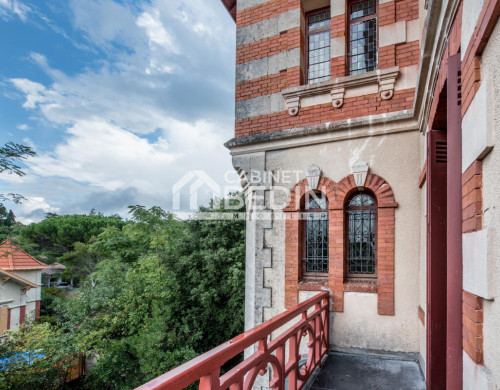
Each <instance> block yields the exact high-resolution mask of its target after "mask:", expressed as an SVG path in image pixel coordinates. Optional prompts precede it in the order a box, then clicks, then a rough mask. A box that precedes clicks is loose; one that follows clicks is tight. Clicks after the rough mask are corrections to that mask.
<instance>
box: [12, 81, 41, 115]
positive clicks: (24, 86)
mask: <svg viewBox="0 0 500 390" xmlns="http://www.w3.org/2000/svg"><path fill="white" fill-rule="evenodd" d="M10 82H11V83H12V84H14V86H15V87H16V88H17V89H18V90H19V91H21V92H23V93H24V94H25V97H26V101H25V102H24V103H23V107H24V108H36V106H37V105H38V104H39V103H44V102H46V101H47V96H46V89H45V86H43V85H42V84H40V83H36V82H34V81H31V80H28V79H10Z"/></svg>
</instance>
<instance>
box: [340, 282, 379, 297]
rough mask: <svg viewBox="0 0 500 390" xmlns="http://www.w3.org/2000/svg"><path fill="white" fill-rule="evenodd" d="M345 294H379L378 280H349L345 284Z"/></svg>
mask: <svg viewBox="0 0 500 390" xmlns="http://www.w3.org/2000/svg"><path fill="white" fill-rule="evenodd" d="M344 292H364V293H374V294H376V293H377V281H376V280H373V279H372V280H362V279H358V280H347V281H345V282H344Z"/></svg>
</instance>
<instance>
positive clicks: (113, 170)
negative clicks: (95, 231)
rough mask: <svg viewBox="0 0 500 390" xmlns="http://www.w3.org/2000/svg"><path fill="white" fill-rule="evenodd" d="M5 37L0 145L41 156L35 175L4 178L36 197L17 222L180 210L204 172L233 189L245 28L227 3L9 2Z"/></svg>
mask: <svg viewBox="0 0 500 390" xmlns="http://www.w3.org/2000/svg"><path fill="white" fill-rule="evenodd" d="M0 37H1V38H0V52H1V53H2V60H1V61H0V144H2V145H3V144H4V143H6V142H8V141H14V142H19V143H24V144H27V145H30V146H32V147H33V148H34V149H35V150H36V152H37V157H36V158H34V159H31V160H29V161H28V162H27V163H26V169H25V171H26V173H27V175H26V176H25V177H23V178H18V177H16V176H13V175H5V174H2V175H0V193H9V192H17V193H21V194H22V195H24V196H25V197H26V198H27V199H26V201H24V202H23V204H21V205H12V204H6V206H8V207H9V208H10V207H11V208H13V210H14V212H15V213H16V216H17V217H18V220H20V221H22V222H25V223H28V222H32V221H37V220H39V219H41V218H43V216H44V215H45V213H47V212H57V213H61V214H64V213H85V212H88V211H90V209H92V208H95V209H97V210H99V211H101V212H103V213H105V214H110V213H120V214H121V215H126V212H127V206H128V205H131V204H143V205H147V206H152V205H159V206H161V207H163V208H165V209H170V208H171V206H172V187H173V185H174V184H175V183H176V182H177V181H178V180H180V179H181V178H182V177H183V176H184V175H185V174H187V173H188V172H190V171H193V170H202V171H203V172H205V173H206V174H207V175H208V176H209V177H210V178H212V179H213V180H215V181H216V182H218V183H219V184H221V185H222V184H223V182H224V176H225V174H226V172H227V171H231V169H232V168H231V159H230V156H229V152H228V151H227V150H226V149H225V148H224V147H223V145H222V144H223V143H224V142H225V141H227V140H228V139H229V138H231V136H232V134H233V129H234V62H235V61H234V58H235V53H234V50H235V25H234V22H233V21H232V19H231V18H230V16H229V15H228V13H227V12H226V10H225V9H224V7H223V6H222V4H221V2H220V0H158V1H155V0H152V1H127V0H124V1H112V0H51V1H28V0H0ZM226 178H227V176H226ZM183 191H184V190H183ZM186 191H187V192H185V191H184V192H183V194H184V195H185V196H183V198H184V197H189V190H187V189H186ZM204 196H205V198H203V196H201V198H200V199H199V200H200V201H202V200H203V199H205V200H206V197H208V196H209V191H208V190H205V191H204ZM186 202H187V203H189V202H188V201H184V200H183V205H185V204H186ZM183 207H184V206H183Z"/></svg>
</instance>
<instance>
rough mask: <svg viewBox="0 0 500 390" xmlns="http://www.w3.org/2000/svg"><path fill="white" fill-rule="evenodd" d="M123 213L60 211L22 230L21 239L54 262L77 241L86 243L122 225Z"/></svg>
mask: <svg viewBox="0 0 500 390" xmlns="http://www.w3.org/2000/svg"><path fill="white" fill-rule="evenodd" d="M124 224H125V222H124V221H122V220H121V218H119V217H115V216H113V217H105V216H102V215H57V216H50V217H49V218H45V219H44V220H43V221H41V222H38V223H32V224H30V225H28V226H26V227H25V228H24V229H22V230H21V233H20V235H19V243H20V244H21V245H22V246H23V248H24V249H26V250H28V252H30V253H31V254H33V255H43V256H46V257H47V262H48V263H53V262H54V261H56V260H58V259H59V258H60V257H61V256H63V255H64V254H65V253H68V252H70V251H73V250H74V248H75V245H76V243H78V242H81V243H86V242H88V241H89V240H90V239H91V238H92V237H93V236H97V235H99V234H100V233H102V232H103V230H104V229H105V228H106V227H108V226H112V227H117V228H121V227H122V226H123V225H124Z"/></svg>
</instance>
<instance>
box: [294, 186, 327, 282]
mask: <svg viewBox="0 0 500 390" xmlns="http://www.w3.org/2000/svg"><path fill="white" fill-rule="evenodd" d="M311 194H314V196H316V197H318V198H323V199H325V201H326V208H315V209H308V208H307V203H308V202H309V201H310V200H311V199H314V197H313V196H312V195H311ZM303 202H304V203H303V204H302V205H301V211H300V212H301V215H302V221H301V229H300V231H301V234H300V238H299V239H300V242H301V246H302V249H301V254H302V256H301V258H300V263H301V267H300V270H301V272H302V279H303V280H306V281H307V280H311V279H324V280H328V273H329V270H330V225H329V220H330V215H329V210H328V197H327V196H326V194H325V193H323V192H321V191H311V192H307V193H306V194H305V195H304V198H303ZM307 213H326V215H327V218H326V239H327V241H326V249H327V256H326V258H327V266H326V271H324V272H311V271H307V268H306V259H307V222H308V220H307V218H304V215H305V214H307Z"/></svg>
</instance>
